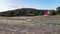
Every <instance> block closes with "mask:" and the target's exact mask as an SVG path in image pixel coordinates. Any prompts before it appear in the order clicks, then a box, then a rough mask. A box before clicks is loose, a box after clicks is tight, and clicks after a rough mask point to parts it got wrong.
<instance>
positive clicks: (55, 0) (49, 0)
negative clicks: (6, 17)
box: [0, 0, 60, 12]
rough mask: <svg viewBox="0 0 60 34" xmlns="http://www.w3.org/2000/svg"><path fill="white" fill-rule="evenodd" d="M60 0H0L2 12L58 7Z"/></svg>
mask: <svg viewBox="0 0 60 34" xmlns="http://www.w3.org/2000/svg"><path fill="white" fill-rule="evenodd" d="M58 6H60V0H0V12H1V11H7V10H14V9H18V8H35V9H48V10H51V9H56V8H57V7H58Z"/></svg>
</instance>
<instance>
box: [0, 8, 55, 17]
mask: <svg viewBox="0 0 60 34" xmlns="http://www.w3.org/2000/svg"><path fill="white" fill-rule="evenodd" d="M44 11H45V10H38V9H33V8H22V9H15V10H9V11H5V12H0V16H9V17H10V16H11V17H12V16H37V15H43V14H44ZM53 13H54V12H53ZM51 14H52V13H51Z"/></svg>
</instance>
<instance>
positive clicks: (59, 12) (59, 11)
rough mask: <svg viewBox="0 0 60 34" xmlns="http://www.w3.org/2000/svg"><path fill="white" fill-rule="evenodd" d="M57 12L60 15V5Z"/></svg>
mask: <svg viewBox="0 0 60 34" xmlns="http://www.w3.org/2000/svg"><path fill="white" fill-rule="evenodd" d="M56 11H57V14H58V15H60V6H59V7H57V8H56Z"/></svg>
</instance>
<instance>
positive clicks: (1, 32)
mask: <svg viewBox="0 0 60 34" xmlns="http://www.w3.org/2000/svg"><path fill="white" fill-rule="evenodd" d="M28 18H32V19H33V21H32V22H27V21H26V19H28ZM58 20H60V17H48V18H45V17H44V18H42V17H0V34H60V25H59V23H60V21H58ZM57 22H59V23H57ZM47 23H49V24H47Z"/></svg>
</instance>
